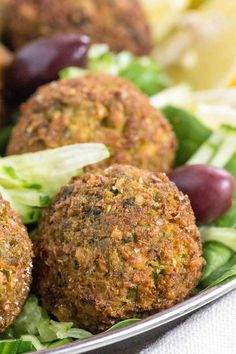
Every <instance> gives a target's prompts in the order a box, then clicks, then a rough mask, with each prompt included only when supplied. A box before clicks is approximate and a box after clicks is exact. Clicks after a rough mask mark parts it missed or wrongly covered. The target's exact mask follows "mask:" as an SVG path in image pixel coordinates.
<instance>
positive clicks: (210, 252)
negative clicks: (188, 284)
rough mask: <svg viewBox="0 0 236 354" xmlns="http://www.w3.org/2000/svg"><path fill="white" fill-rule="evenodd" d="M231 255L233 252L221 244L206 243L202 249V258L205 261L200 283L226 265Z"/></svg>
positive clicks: (214, 242)
mask: <svg viewBox="0 0 236 354" xmlns="http://www.w3.org/2000/svg"><path fill="white" fill-rule="evenodd" d="M232 255H233V251H232V250H231V249H230V248H228V247H227V246H225V245H223V244H222V243H219V242H216V241H210V242H209V241H208V242H206V243H205V244H204V247H203V257H204V259H205V261H206V265H205V267H204V271H203V274H202V277H201V282H202V281H203V280H205V279H207V277H209V276H210V275H211V274H212V273H213V272H214V271H216V270H217V269H219V268H220V267H222V266H223V265H224V264H225V263H227V262H228V260H229V259H230V258H231V257H232Z"/></svg>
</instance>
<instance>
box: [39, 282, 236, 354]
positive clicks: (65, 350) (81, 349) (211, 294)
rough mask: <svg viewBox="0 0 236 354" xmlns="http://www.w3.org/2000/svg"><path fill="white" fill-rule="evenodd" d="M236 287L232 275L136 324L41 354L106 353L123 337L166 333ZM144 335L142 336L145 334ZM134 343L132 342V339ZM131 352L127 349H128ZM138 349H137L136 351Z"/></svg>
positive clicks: (111, 350) (122, 339) (126, 338)
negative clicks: (230, 277) (168, 329)
mask: <svg viewBox="0 0 236 354" xmlns="http://www.w3.org/2000/svg"><path fill="white" fill-rule="evenodd" d="M233 289H236V279H232V280H231V281H228V282H227V283H225V284H222V285H219V286H215V287H213V288H211V289H208V290H205V291H203V292H201V293H200V294H199V295H196V296H194V297H192V298H190V299H188V300H186V301H184V302H182V303H181V304H178V305H176V306H174V307H172V308H170V309H168V310H165V311H162V312H160V313H158V314H156V315H153V316H150V317H148V318H146V319H145V320H142V321H140V322H138V323H136V324H134V325H131V326H128V327H125V328H122V329H119V330H116V331H112V332H107V333H101V334H99V335H96V336H94V337H92V338H90V339H86V340H82V341H76V342H73V343H70V344H68V345H65V346H62V347H59V348H54V349H50V350H43V351H40V352H39V353H40V354H79V353H85V352H89V351H94V350H95V351H96V350H98V349H100V348H103V350H102V351H100V353H101V352H102V353H105V347H108V346H115V345H116V344H117V343H120V342H122V341H127V343H129V340H130V339H131V338H134V337H136V336H139V337H140V336H143V338H144V340H145V336H144V335H146V338H147V334H148V333H151V332H152V331H153V330H155V331H158V333H162V332H163V331H162V330H163V328H166V325H169V328H171V324H172V327H173V325H174V324H175V323H176V322H177V320H181V319H184V318H185V317H186V315H188V314H190V313H192V312H194V311H196V310H197V309H199V308H201V307H203V306H205V305H207V304H209V303H211V302H212V301H214V300H216V299H218V298H220V297H221V296H223V295H225V294H227V293H229V292H230V291H232V290H233ZM141 338H142V337H141ZM130 344H131V345H132V343H131V342H130ZM120 346H121V344H120ZM109 352H110V353H111V352H112V353H113V354H114V353H115V351H114V350H113V349H112V347H110V348H109ZM126 352H127V351H126ZM129 352H130V351H129ZM133 352H134V351H133Z"/></svg>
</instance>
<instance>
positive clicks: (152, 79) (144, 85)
mask: <svg viewBox="0 0 236 354" xmlns="http://www.w3.org/2000/svg"><path fill="white" fill-rule="evenodd" d="M91 72H98V73H104V74H110V75H114V76H120V77H124V78H126V79H128V80H130V81H132V82H133V83H134V84H135V85H136V86H137V87H138V88H139V89H140V90H141V91H143V92H144V93H146V94H147V95H149V96H151V95H154V94H155V93H157V92H159V91H161V90H163V89H165V88H166V87H168V86H169V85H170V84H171V80H170V78H169V77H168V76H167V74H166V73H165V72H164V70H163V69H162V68H161V67H160V66H159V65H158V64H157V63H156V61H155V60H154V59H153V58H151V57H147V56H143V57H135V56H134V55H133V54H132V53H130V52H128V51H123V52H120V53H118V54H116V53H113V52H111V51H109V47H108V46H107V45H104V44H95V45H93V46H92V47H91V48H90V50H89V52H88V62H87V66H86V69H85V70H83V69H79V68H76V67H69V68H65V69H63V70H61V71H60V73H59V76H60V78H61V79H69V78H76V77H81V76H83V75H86V74H87V73H91Z"/></svg>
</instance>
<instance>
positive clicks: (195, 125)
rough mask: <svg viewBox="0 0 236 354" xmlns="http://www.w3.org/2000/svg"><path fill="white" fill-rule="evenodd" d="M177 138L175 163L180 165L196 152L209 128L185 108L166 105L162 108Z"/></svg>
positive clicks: (206, 136)
mask: <svg viewBox="0 0 236 354" xmlns="http://www.w3.org/2000/svg"><path fill="white" fill-rule="evenodd" d="M162 111H163V113H164V115H165V117H166V118H167V119H168V120H169V122H170V124H171V125H172V128H173V130H174V132H175V134H176V137H177V140H178V149H177V152H176V157H175V165H176V166H181V165H183V164H184V163H185V162H186V161H188V160H189V159H190V157H191V156H192V155H193V154H194V153H195V152H196V150H197V149H198V148H199V147H200V146H201V145H202V143H204V141H205V140H206V139H207V138H208V137H209V135H210V134H211V130H210V129H208V128H207V127H206V126H204V125H203V124H202V123H201V122H199V120H198V119H197V118H196V117H195V116H194V115H192V114H191V113H189V112H188V111H186V110H183V109H181V108H178V107H174V106H166V107H165V108H164V109H163V110H162Z"/></svg>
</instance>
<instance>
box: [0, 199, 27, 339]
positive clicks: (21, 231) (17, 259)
mask: <svg viewBox="0 0 236 354" xmlns="http://www.w3.org/2000/svg"><path fill="white" fill-rule="evenodd" d="M31 269H32V245H31V242H30V239H29V237H28V234H27V231H26V229H25V227H24V225H23V224H22V222H21V220H20V217H19V216H18V215H17V213H16V212H15V211H13V210H12V209H11V207H10V205H9V203H8V202H5V201H4V200H3V198H2V196H1V195H0V333H2V332H3V331H4V330H5V329H6V328H7V327H8V326H9V325H11V324H12V323H13V321H14V320H15V318H16V317H17V316H18V315H19V313H20V311H21V309H22V307H23V305H24V302H25V300H26V298H27V296H28V293H29V289H30V284H31Z"/></svg>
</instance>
